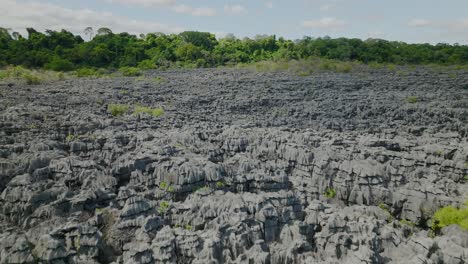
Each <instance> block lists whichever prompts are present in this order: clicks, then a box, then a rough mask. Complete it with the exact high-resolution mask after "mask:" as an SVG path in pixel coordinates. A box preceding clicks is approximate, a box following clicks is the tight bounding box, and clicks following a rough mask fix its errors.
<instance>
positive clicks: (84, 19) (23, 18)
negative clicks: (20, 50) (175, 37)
mask: <svg viewBox="0 0 468 264" xmlns="http://www.w3.org/2000/svg"><path fill="white" fill-rule="evenodd" d="M1 1H2V8H1V9H0V25H2V26H3V27H7V28H13V29H14V30H17V31H20V32H21V33H23V34H24V32H25V31H24V28H26V27H34V28H35V29H36V30H40V31H43V30H45V29H52V30H60V29H66V30H69V31H71V32H73V33H75V34H82V32H83V30H84V28H86V27H88V26H91V27H93V28H94V29H95V30H96V29H98V28H100V27H108V28H110V29H112V30H113V31H114V32H129V33H132V34H137V33H148V32H165V33H178V32H181V31H183V30H184V29H183V28H182V27H177V26H169V25H166V24H162V23H158V22H154V21H142V20H135V19H130V18H128V17H122V16H116V15H114V14H112V13H110V12H97V11H94V10H90V9H69V8H64V7H61V6H58V5H55V4H50V3H40V2H17V1H14V0H1Z"/></svg>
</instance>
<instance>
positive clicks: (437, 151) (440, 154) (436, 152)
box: [434, 149, 444, 157]
mask: <svg viewBox="0 0 468 264" xmlns="http://www.w3.org/2000/svg"><path fill="white" fill-rule="evenodd" d="M434 154H435V155H436V156H439V157H442V156H444V151H443V150H441V149H439V150H436V151H435V152H434Z"/></svg>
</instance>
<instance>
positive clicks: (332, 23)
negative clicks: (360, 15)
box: [302, 17, 346, 30]
mask: <svg viewBox="0 0 468 264" xmlns="http://www.w3.org/2000/svg"><path fill="white" fill-rule="evenodd" d="M345 25H346V23H345V21H344V20H341V19H338V18H335V17H323V18H321V19H319V20H306V21H303V22H302V26H303V27H306V28H320V29H331V30H338V29H341V28H343V27H344V26H345Z"/></svg>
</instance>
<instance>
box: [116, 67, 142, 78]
mask: <svg viewBox="0 0 468 264" xmlns="http://www.w3.org/2000/svg"><path fill="white" fill-rule="evenodd" d="M119 71H120V72H121V73H122V75H123V76H127V77H135V76H140V75H141V71H140V69H138V68H135V67H122V68H120V69H119Z"/></svg>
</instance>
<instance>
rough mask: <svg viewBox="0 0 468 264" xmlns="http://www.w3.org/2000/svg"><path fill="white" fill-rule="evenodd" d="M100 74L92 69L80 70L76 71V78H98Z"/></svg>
mask: <svg viewBox="0 0 468 264" xmlns="http://www.w3.org/2000/svg"><path fill="white" fill-rule="evenodd" d="M100 75H101V74H100V73H99V72H98V71H97V70H95V69H92V68H81V69H78V70H76V76H77V77H92V76H100Z"/></svg>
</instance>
